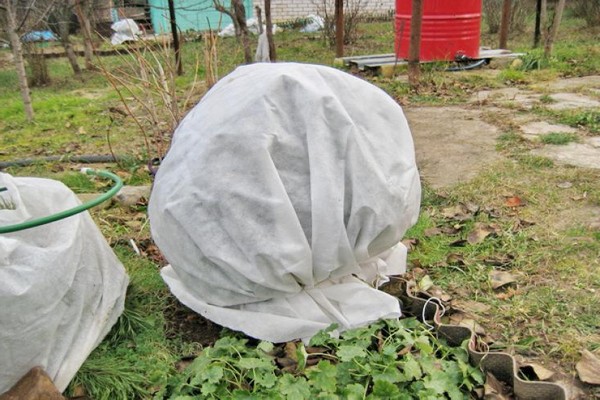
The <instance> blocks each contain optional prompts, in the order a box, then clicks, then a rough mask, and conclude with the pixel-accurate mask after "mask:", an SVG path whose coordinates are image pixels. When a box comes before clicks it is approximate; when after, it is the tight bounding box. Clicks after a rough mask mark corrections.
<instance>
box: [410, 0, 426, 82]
mask: <svg viewBox="0 0 600 400" xmlns="http://www.w3.org/2000/svg"><path fill="white" fill-rule="evenodd" d="M422 22H423V0H412V15H411V19H410V47H409V49H408V83H409V85H410V87H411V88H412V89H416V88H417V87H418V86H419V79H420V77H421V68H420V66H419V56H420V53H421V25H422Z"/></svg>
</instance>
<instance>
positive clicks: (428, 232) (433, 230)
mask: <svg viewBox="0 0 600 400" xmlns="http://www.w3.org/2000/svg"><path fill="white" fill-rule="evenodd" d="M441 233H442V230H441V229H440V228H428V229H425V232H423V234H424V235H425V236H426V237H431V236H435V235H439V234H441Z"/></svg>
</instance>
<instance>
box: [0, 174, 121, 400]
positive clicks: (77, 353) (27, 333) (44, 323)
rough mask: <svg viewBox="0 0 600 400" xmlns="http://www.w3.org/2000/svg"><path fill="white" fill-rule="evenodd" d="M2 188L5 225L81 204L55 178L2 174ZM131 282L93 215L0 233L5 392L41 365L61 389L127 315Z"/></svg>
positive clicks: (0, 216) (0, 364) (0, 386)
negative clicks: (128, 292) (127, 298)
mask: <svg viewBox="0 0 600 400" xmlns="http://www.w3.org/2000/svg"><path fill="white" fill-rule="evenodd" d="M0 187H6V188H7V189H8V190H6V191H3V192H0V226H8V225H13V224H17V223H21V222H24V221H27V220H30V219H33V218H39V217H44V216H48V215H51V214H54V213H56V212H59V211H63V210H66V209H68V208H72V207H75V206H77V205H79V204H81V202H80V201H79V199H78V198H77V196H75V194H74V193H73V192H72V191H71V190H70V189H69V188H67V187H66V186H65V185H63V184H62V183H60V182H58V181H54V180H50V179H40V178H16V177H12V176H10V175H8V174H3V173H0ZM7 205H8V208H7ZM13 207H16V209H11V208H13ZM127 283H128V277H127V274H126V273H125V270H124V268H123V265H122V264H121V263H120V262H119V260H118V259H117V257H116V256H115V254H114V253H113V251H112V249H111V248H110V247H109V246H108V244H107V243H106V240H105V239H104V237H103V236H102V234H101V233H100V231H99V230H98V227H97V226H96V225H95V224H94V222H93V220H92V218H91V217H90V215H89V214H88V213H87V212H83V213H79V214H76V215H74V216H72V217H69V218H66V219H63V220H60V221H56V222H52V223H50V224H46V225H42V226H39V227H35V228H30V229H27V230H23V231H19V232H13V233H5V234H0V393H3V392H5V391H7V390H8V389H10V387H11V386H13V385H14V384H15V383H16V382H17V381H18V380H19V379H20V378H21V377H22V376H23V375H25V374H26V373H27V372H28V371H29V370H30V369H31V368H33V367H35V366H41V367H42V368H43V369H44V370H45V371H46V372H47V373H48V375H49V376H50V377H51V378H52V380H53V381H54V384H55V385H56V387H57V388H58V389H59V390H61V391H63V390H64V389H65V388H66V387H67V385H68V383H69V381H70V380H71V379H72V378H73V376H74V375H75V373H76V372H77V370H78V369H79V368H80V367H81V365H82V364H83V362H84V361H85V359H86V358H87V357H88V355H89V354H90V353H91V352H92V350H93V349H94V348H95V347H96V346H97V345H98V344H99V343H100V341H101V340H102V339H103V338H104V336H106V334H107V333H108V331H109V330H110V328H111V327H112V325H113V324H114V323H115V322H116V320H117V318H118V317H119V315H120V314H121V312H122V311H123V302H124V300H125V291H126V289H127Z"/></svg>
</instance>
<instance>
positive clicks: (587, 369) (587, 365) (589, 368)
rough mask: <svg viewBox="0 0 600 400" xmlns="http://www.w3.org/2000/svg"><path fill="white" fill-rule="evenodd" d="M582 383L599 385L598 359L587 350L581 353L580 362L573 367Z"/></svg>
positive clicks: (599, 367) (599, 360)
mask: <svg viewBox="0 0 600 400" xmlns="http://www.w3.org/2000/svg"><path fill="white" fill-rule="evenodd" d="M575 368H576V369H577V374H578V375H579V379H581V381H582V382H585V383H589V384H590V385H600V358H598V356H596V355H595V354H594V353H592V352H591V351H588V350H583V351H582V352H581V360H579V362H578V363H577V365H576V366H575Z"/></svg>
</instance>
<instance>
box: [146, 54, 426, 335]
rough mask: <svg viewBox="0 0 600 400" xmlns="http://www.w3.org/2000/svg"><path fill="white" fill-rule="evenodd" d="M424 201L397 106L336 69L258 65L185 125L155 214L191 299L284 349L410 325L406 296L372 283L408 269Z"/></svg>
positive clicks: (179, 282)
mask: <svg viewBox="0 0 600 400" xmlns="http://www.w3.org/2000/svg"><path fill="white" fill-rule="evenodd" d="M419 204H420V183H419V175H418V172H417V168H416V165H415V157H414V150H413V142H412V137H411V134H410V130H409V128H408V125H407V123H406V119H405V117H404V114H403V113H402V110H401V108H400V107H399V106H398V105H397V104H396V103H395V102H394V100H393V99H391V98H390V97H389V96H387V95H386V94H385V93H384V92H383V91H381V90H380V89H378V88H376V87H375V86H373V85H371V84H369V83H367V82H365V81H363V80H361V79H358V78H355V77H353V76H351V75H349V74H346V73H343V72H341V71H338V70H336V69H332V68H328V67H323V66H316V65H303V64H291V63H279V64H254V65H250V66H244V67H240V68H238V69H236V70H235V71H234V72H233V73H231V74H230V75H228V76H226V77H224V78H223V79H222V80H221V81H219V82H218V83H217V84H216V85H215V86H214V87H213V88H212V89H211V90H210V91H209V92H208V93H207V94H206V95H205V96H204V98H203V99H202V100H201V101H200V103H199V104H198V105H197V106H196V107H195V108H194V109H193V110H192V111H191V112H190V113H189V114H188V115H187V116H186V118H185V119H184V120H183V121H182V122H181V124H180V125H179V127H178V128H177V130H176V131H175V134H174V140H173V143H172V146H171V149H170V150H169V152H168V154H167V156H166V158H165V160H164V161H163V163H162V165H161V167H160V170H159V171H158V174H157V176H156V180H155V183H154V188H153V191H152V194H151V196H150V205H149V215H150V224H151V227H152V235H153V237H154V239H155V241H156V243H157V244H158V246H159V248H160V249H161V250H162V252H163V253H164V254H165V256H166V258H167V259H168V260H169V262H170V263H171V265H170V266H167V267H165V268H164V269H163V270H162V276H163V278H164V280H165V281H166V282H167V284H168V285H169V287H170V289H171V291H172V292H173V294H175V296H176V297H177V298H178V299H179V300H180V301H181V302H182V303H184V304H185V305H187V306H188V307H190V308H192V309H193V310H195V311H196V312H198V313H200V314H202V315H203V316H205V317H207V318H208V319H210V320H212V321H214V322H216V323H218V324H221V325H224V326H226V327H229V328H232V329H235V330H241V331H243V332H245V333H246V334H248V335H250V336H253V337H256V338H260V339H264V340H270V341H274V342H282V341H287V340H292V339H297V338H308V337H310V336H312V335H313V334H315V333H316V332H317V331H318V330H320V329H323V328H326V327H328V326H329V325H330V324H332V323H337V324H339V326H340V329H341V330H343V329H348V328H352V327H356V326H360V325H364V324H366V323H369V322H372V321H374V320H377V319H380V318H394V317H399V316H400V308H399V305H398V301H397V299H395V298H394V297H392V296H389V295H387V294H386V293H383V292H381V291H378V290H376V289H374V288H372V287H371V286H369V285H368V284H367V283H365V281H369V283H372V282H373V281H376V280H377V279H378V278H381V276H382V275H385V274H392V273H402V272H404V270H405V259H406V248H405V247H404V246H403V245H402V244H398V243H399V241H400V239H401V238H402V236H403V234H404V232H405V231H406V229H407V228H408V227H410V226H411V225H412V224H413V223H414V222H415V221H416V219H417V216H418V211H419ZM397 244H398V245H397ZM382 253H383V254H382ZM377 256H381V257H377ZM382 258H384V259H385V260H384V259H382ZM359 277H360V278H362V279H359Z"/></svg>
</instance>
